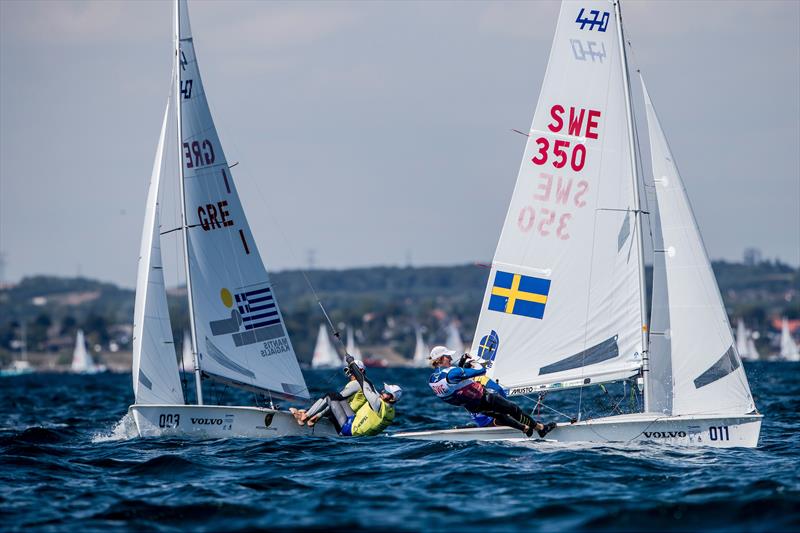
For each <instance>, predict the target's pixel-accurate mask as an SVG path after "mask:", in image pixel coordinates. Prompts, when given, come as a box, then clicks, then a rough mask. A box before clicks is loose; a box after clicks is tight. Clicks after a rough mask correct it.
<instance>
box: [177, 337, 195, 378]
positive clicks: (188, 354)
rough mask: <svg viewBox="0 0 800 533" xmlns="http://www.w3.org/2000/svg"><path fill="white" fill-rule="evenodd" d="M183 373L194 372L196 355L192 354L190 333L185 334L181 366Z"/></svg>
mask: <svg viewBox="0 0 800 533" xmlns="http://www.w3.org/2000/svg"><path fill="white" fill-rule="evenodd" d="M180 367H181V368H180V370H181V371H182V372H192V371H193V370H194V354H193V353H192V336H191V334H190V333H189V332H188V331H184V332H183V344H182V346H181V365H180Z"/></svg>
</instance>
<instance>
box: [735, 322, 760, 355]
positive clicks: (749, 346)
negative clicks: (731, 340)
mask: <svg viewBox="0 0 800 533" xmlns="http://www.w3.org/2000/svg"><path fill="white" fill-rule="evenodd" d="M736 351H737V352H739V357H741V358H742V361H757V360H758V358H759V356H758V350H757V349H756V344H755V342H754V341H753V332H752V331H750V330H749V329H747V327H746V326H745V325H744V321H743V320H742V319H741V318H740V319H739V320H737V321H736Z"/></svg>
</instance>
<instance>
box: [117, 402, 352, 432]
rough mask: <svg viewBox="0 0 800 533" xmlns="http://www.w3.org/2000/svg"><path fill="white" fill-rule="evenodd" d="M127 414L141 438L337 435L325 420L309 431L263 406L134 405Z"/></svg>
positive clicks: (288, 414) (282, 413)
mask: <svg viewBox="0 0 800 533" xmlns="http://www.w3.org/2000/svg"><path fill="white" fill-rule="evenodd" d="M128 412H129V413H130V415H131V417H132V418H133V420H134V422H135V424H136V430H137V432H138V433H139V436H140V437H191V438H201V439H216V438H233V437H241V438H251V439H253V438H254V439H274V438H277V437H288V436H309V435H313V436H317V437H335V436H337V433H336V429H335V428H334V427H333V424H331V423H330V422H329V421H328V420H326V419H322V420H320V421H319V423H317V424H316V425H314V427H311V428H309V427H307V426H300V425H298V424H297V421H296V420H295V419H294V416H292V414H291V413H289V412H287V411H278V410H276V409H266V408H261V407H240V406H227V405H131V406H130V407H129V408H128Z"/></svg>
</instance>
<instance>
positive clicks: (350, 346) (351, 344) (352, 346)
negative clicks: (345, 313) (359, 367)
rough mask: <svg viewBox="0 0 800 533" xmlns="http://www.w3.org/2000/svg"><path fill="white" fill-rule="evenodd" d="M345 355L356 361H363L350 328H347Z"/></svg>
mask: <svg viewBox="0 0 800 533" xmlns="http://www.w3.org/2000/svg"><path fill="white" fill-rule="evenodd" d="M346 349H347V353H349V354H350V355H352V356H353V358H354V359H355V360H356V361H363V356H362V355H361V349H360V348H359V347H358V345H356V339H355V335H354V334H353V328H351V327H350V326H348V327H347V347H346ZM342 364H344V363H342Z"/></svg>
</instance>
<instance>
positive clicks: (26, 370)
mask: <svg viewBox="0 0 800 533" xmlns="http://www.w3.org/2000/svg"><path fill="white" fill-rule="evenodd" d="M20 329H21V336H22V339H21V340H20V344H19V347H20V357H19V358H15V359H14V360H13V361H11V364H10V365H9V366H7V367H6V368H2V369H0V377H11V376H21V375H23V374H31V373H33V372H35V370H34V368H33V367H32V366H31V363H30V362H29V361H28V336H27V333H26V328H25V323H24V322H23V323H22V326H21V327H20Z"/></svg>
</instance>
